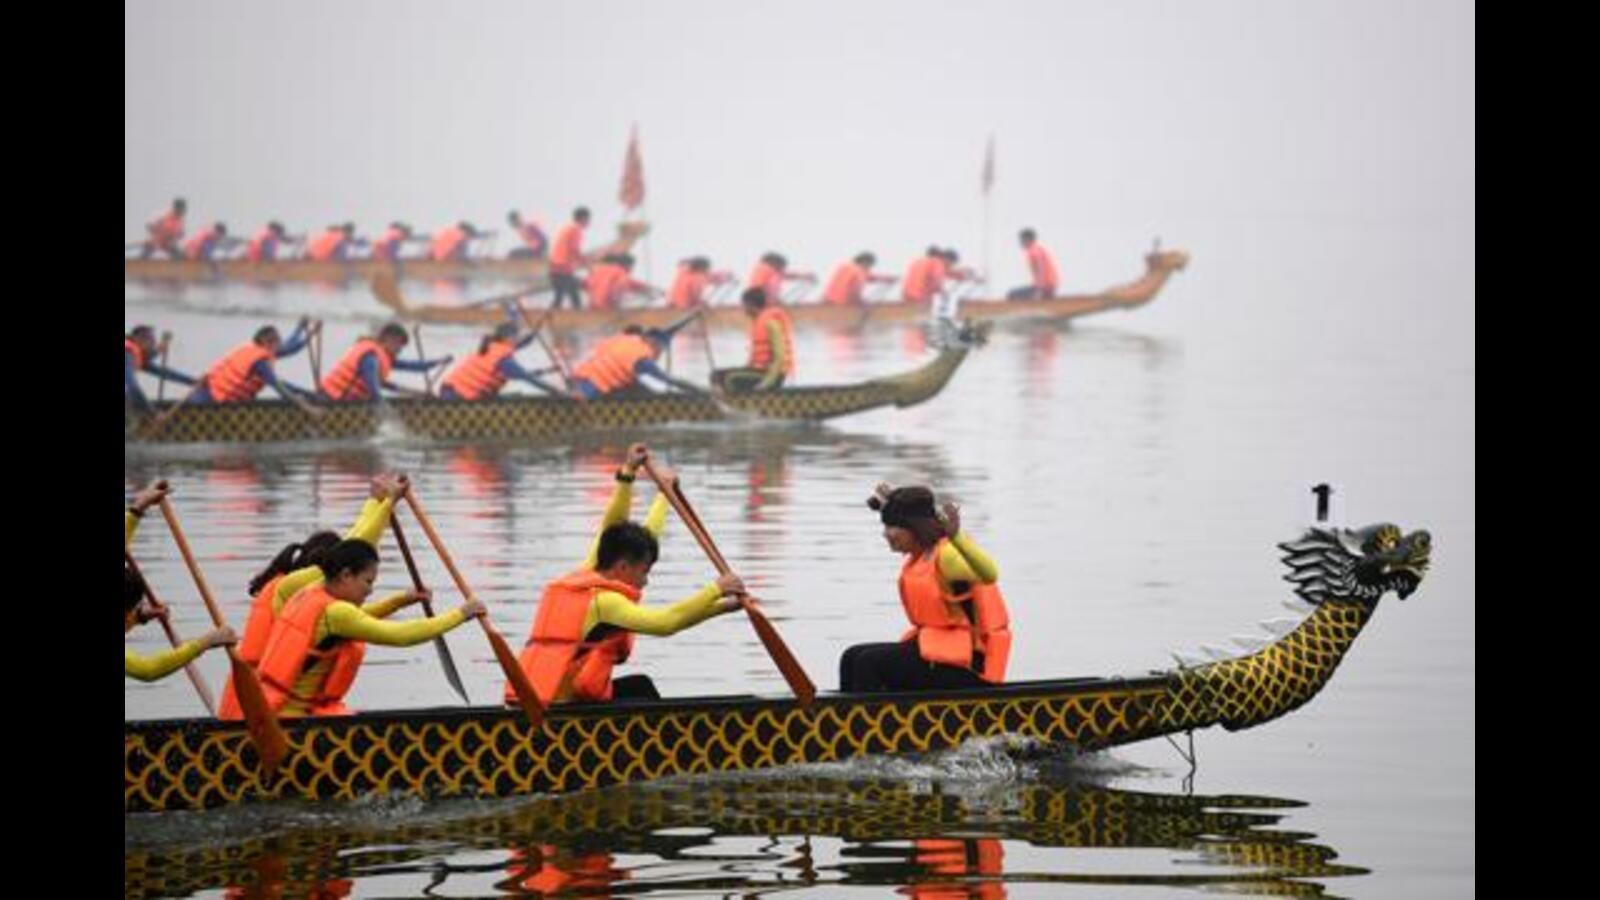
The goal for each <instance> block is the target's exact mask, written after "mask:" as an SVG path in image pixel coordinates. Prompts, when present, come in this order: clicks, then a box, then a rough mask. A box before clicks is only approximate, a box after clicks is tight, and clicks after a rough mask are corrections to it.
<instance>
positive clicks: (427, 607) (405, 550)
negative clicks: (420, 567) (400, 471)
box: [389, 515, 472, 706]
mask: <svg viewBox="0 0 1600 900" xmlns="http://www.w3.org/2000/svg"><path fill="white" fill-rule="evenodd" d="M389 527H390V528H391V529H393V530H394V542H395V543H396V544H399V545H400V555H401V556H402V557H404V558H405V561H406V571H408V572H410V573H411V586H412V587H414V588H416V589H417V590H419V591H421V590H426V588H424V587H423V586H422V573H421V572H419V571H417V561H416V559H415V558H414V557H413V556H412V555H411V546H410V545H409V544H407V543H406V535H405V532H404V531H401V530H400V519H399V518H398V517H397V516H393V515H391V516H390V517H389ZM422 611H423V613H425V614H426V615H427V616H428V618H430V619H431V618H433V604H432V603H431V602H430V601H428V600H423V601H422ZM433 648H434V649H435V650H438V651H439V665H440V666H442V667H443V668H444V677H445V680H447V681H449V682H450V686H451V687H452V688H455V692H456V693H457V694H460V695H461V702H462V703H465V704H467V705H468V706H471V705H472V700H471V699H470V698H468V697H467V689H466V688H465V687H462V685H461V673H460V672H458V671H456V661H455V657H453V656H451V655H450V645H449V644H446V643H445V642H444V635H442V634H441V635H439V636H438V637H436V638H434V639H433Z"/></svg>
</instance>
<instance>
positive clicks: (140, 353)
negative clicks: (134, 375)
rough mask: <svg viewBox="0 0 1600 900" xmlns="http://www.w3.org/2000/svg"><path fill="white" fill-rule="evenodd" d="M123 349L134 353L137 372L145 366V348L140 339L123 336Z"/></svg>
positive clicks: (134, 367)
mask: <svg viewBox="0 0 1600 900" xmlns="http://www.w3.org/2000/svg"><path fill="white" fill-rule="evenodd" d="M122 349H123V351H124V352H126V353H132V354H133V370H134V371H135V372H137V371H139V370H140V369H143V368H144V348H143V347H141V346H139V342H138V341H135V340H133V339H132V338H123V339H122Z"/></svg>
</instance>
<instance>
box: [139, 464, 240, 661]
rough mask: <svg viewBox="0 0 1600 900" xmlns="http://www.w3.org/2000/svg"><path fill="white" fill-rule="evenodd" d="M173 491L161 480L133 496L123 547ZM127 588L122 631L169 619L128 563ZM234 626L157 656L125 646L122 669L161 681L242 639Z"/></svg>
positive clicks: (215, 631) (225, 627) (215, 629)
mask: <svg viewBox="0 0 1600 900" xmlns="http://www.w3.org/2000/svg"><path fill="white" fill-rule="evenodd" d="M168 493H169V489H168V487H167V483H166V482H165V481H158V482H156V483H155V484H154V485H152V486H150V487H148V488H145V489H144V490H142V491H140V492H139V493H137V494H135V495H134V497H133V502H132V503H130V504H128V509H127V512H126V513H125V514H124V515H123V521H122V532H123V537H122V546H123V549H127V548H128V547H129V546H130V545H132V544H133V533H134V531H136V530H137V529H138V527H139V520H140V519H142V518H144V514H145V511H146V510H148V509H149V508H150V507H152V506H155V505H156V504H157V503H160V502H161V498H162V497H165V496H166V495H167V494H168ZM122 571H123V580H124V582H125V588H124V593H123V600H122V633H123V634H127V633H128V632H130V631H132V630H133V629H134V627H135V626H138V625H143V624H144V623H146V622H148V621H150V620H151V619H156V618H166V617H167V608H166V607H165V606H161V605H158V604H156V603H155V602H154V601H152V600H151V599H150V598H149V597H148V596H147V594H148V590H147V589H146V587H145V583H144V579H143V578H140V577H139V575H138V573H136V572H134V570H133V568H132V567H131V566H129V565H127V564H126V563H124V564H123V566H122ZM238 640H239V639H238V638H237V637H236V636H235V635H234V633H233V629H231V628H228V627H227V626H223V627H221V628H213V629H212V630H210V631H208V632H206V633H205V634H203V635H201V636H200V637H198V638H194V639H192V640H188V641H184V642H183V643H182V644H180V645H178V646H177V647H173V648H172V649H170V650H163V651H161V652H160V653H157V654H155V655H154V656H140V655H139V654H137V653H135V652H133V650H132V649H131V648H129V647H123V648H122V671H123V674H124V675H126V676H127V677H129V678H137V679H138V680H140V681H157V680H159V679H162V678H165V677H167V676H168V675H171V674H172V673H173V672H176V671H178V670H179V669H181V668H183V667H184V666H186V665H188V664H189V663H191V662H194V661H195V659H196V658H198V657H199V656H200V654H202V653H204V652H206V651H207V650H210V649H212V648H213V647H222V646H226V645H228V644H234V643H237V642H238Z"/></svg>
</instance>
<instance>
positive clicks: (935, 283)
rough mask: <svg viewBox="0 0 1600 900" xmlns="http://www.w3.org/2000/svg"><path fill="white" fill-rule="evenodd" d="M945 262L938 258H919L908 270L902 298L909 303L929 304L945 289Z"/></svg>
mask: <svg viewBox="0 0 1600 900" xmlns="http://www.w3.org/2000/svg"><path fill="white" fill-rule="evenodd" d="M944 265H945V264H944V260H943V259H940V258H939V257H937V256H919V257H917V258H916V259H915V260H913V261H912V263H911V267H910V268H908V269H906V280H905V286H904V287H903V288H902V289H901V290H902V293H901V296H902V297H904V298H905V300H906V301H907V302H909V303H927V302H928V301H929V300H931V299H933V295H934V294H937V293H938V292H939V290H940V288H943V287H944Z"/></svg>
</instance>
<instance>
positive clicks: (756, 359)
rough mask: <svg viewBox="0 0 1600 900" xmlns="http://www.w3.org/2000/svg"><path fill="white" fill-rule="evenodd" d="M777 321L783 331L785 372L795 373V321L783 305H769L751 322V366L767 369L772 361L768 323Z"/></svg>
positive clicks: (786, 375)
mask: <svg viewBox="0 0 1600 900" xmlns="http://www.w3.org/2000/svg"><path fill="white" fill-rule="evenodd" d="M774 321H776V322H777V323H778V330H779V331H782V332H783V360H784V366H783V374H784V377H788V376H791V375H793V374H794V321H793V320H792V319H790V318H789V313H788V312H786V311H785V310H784V309H783V307H781V306H768V307H766V308H765V309H763V310H761V314H760V315H758V316H756V318H755V321H754V322H751V323H750V368H752V369H762V370H765V369H766V368H767V366H768V365H769V364H770V363H771V362H772V341H771V339H770V338H768V336H767V325H768V324H769V323H771V322H774Z"/></svg>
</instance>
